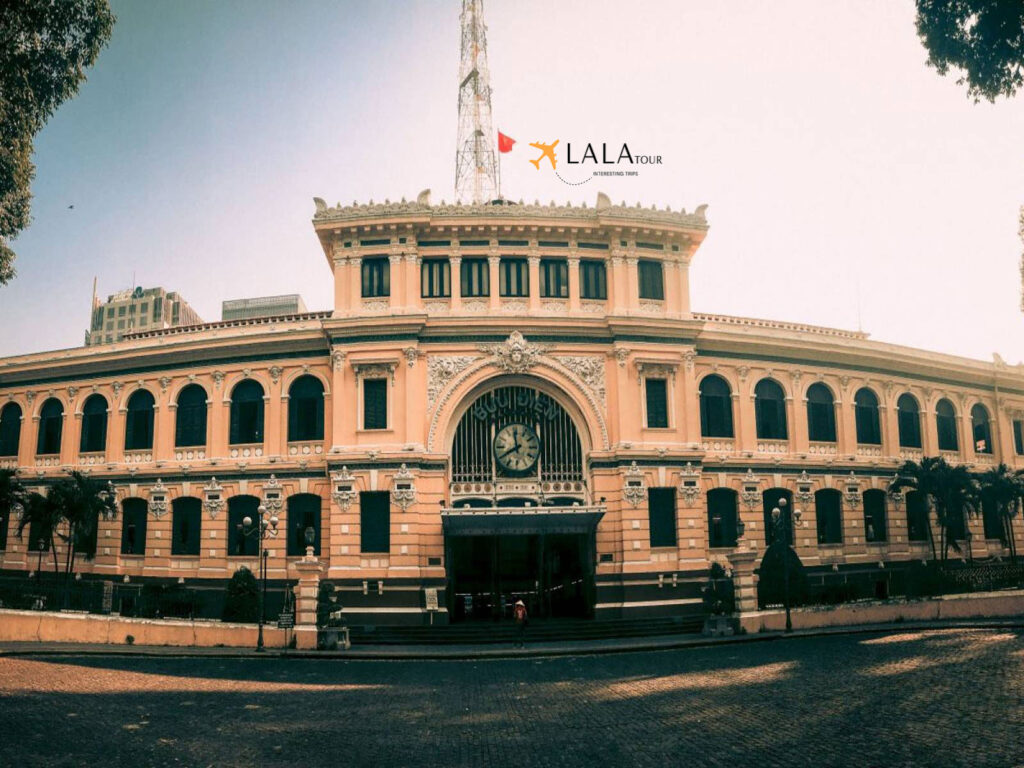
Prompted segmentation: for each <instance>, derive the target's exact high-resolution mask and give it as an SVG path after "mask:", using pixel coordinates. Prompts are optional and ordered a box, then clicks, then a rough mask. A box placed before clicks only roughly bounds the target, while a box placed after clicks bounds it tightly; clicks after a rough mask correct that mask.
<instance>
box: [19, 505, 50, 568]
mask: <svg viewBox="0 0 1024 768" xmlns="http://www.w3.org/2000/svg"><path fill="white" fill-rule="evenodd" d="M22 510H23V511H22V514H21V519H20V520H19V521H18V538H19V539H21V538H23V537H24V534H25V529H26V528H28V531H29V539H30V541H29V542H28V547H27V550H28V551H29V552H32V551H35V550H36V549H37V547H38V551H39V552H43V551H44V550H46V549H49V550H50V553H51V554H52V555H53V572H54V574H56V573H57V572H58V568H59V564H58V561H57V548H56V547H55V546H54V545H53V544H54V542H53V539H54V535H55V533H56V531H57V526H59V525H60V513H59V512H58V511H57V508H56V507H55V506H54V504H53V502H52V501H51V500H50V499H49V498H48V497H47V496H43V495H42V494H41V493H36V492H35V491H33V492H32V493H27V494H25V495H24V497H23V502H22ZM41 557H42V555H40V558H41ZM39 575H40V577H41V576H42V574H39Z"/></svg>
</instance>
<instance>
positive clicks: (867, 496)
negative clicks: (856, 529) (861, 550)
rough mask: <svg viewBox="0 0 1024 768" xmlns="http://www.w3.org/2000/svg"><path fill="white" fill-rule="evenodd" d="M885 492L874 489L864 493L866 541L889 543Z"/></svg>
mask: <svg viewBox="0 0 1024 768" xmlns="http://www.w3.org/2000/svg"><path fill="white" fill-rule="evenodd" d="M885 498H886V496H885V491H883V490H880V489H878V488H872V489H871V490H869V491H864V540H865V541H887V540H888V537H889V534H888V530H887V527H888V526H887V521H886V509H885Z"/></svg>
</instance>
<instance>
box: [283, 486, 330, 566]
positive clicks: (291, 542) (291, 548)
mask: <svg viewBox="0 0 1024 768" xmlns="http://www.w3.org/2000/svg"><path fill="white" fill-rule="evenodd" d="M322 506H323V499H321V498H320V497H319V496H317V495H316V494H313V493H300V494H297V495H295V496H289V497H288V554H289V555H292V556H298V555H304V554H306V547H308V546H310V544H307V543H306V542H307V539H306V532H307V530H308V531H309V533H310V537H311V539H312V542H311V544H312V547H313V554H315V555H317V556H318V557H319V555H320V508H321V507H322Z"/></svg>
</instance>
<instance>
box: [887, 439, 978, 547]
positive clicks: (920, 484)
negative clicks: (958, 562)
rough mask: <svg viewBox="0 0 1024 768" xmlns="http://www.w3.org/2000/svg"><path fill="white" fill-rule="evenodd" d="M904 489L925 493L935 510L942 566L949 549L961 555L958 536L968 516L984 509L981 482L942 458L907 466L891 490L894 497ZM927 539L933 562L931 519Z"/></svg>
mask: <svg viewBox="0 0 1024 768" xmlns="http://www.w3.org/2000/svg"><path fill="white" fill-rule="evenodd" d="M904 488H913V489H914V490H916V491H918V492H920V493H923V494H924V495H925V498H926V499H928V500H929V501H930V503H931V506H932V507H933V508H934V509H935V517H936V519H937V520H938V522H939V549H940V550H941V552H942V562H943V563H945V562H946V560H947V558H948V556H949V548H950V547H952V548H953V549H954V550H955V551H956V552H960V544H959V543H958V542H957V541H956V536H955V534H956V533H957V532H959V531H961V530H965V529H966V518H967V516H968V515H975V514H977V512H978V510H979V509H980V507H981V504H980V495H979V494H980V487H979V485H978V482H977V481H976V480H975V479H974V478H973V477H972V476H971V473H970V472H968V471H967V468H966V467H964V466H956V467H954V466H952V465H950V464H949V463H947V462H946V460H945V459H943V458H942V457H941V456H940V457H933V456H925V457H924V458H923V459H921V462H920V463H917V462H914V461H908V462H905V463H904V464H903V466H902V467H900V469H899V471H898V472H897V476H896V479H895V480H894V481H893V482H892V484H891V485H890V486H889V490H890V491H892V492H894V493H895V492H899V491H902V490H903V489H904ZM928 538H929V540H930V541H931V544H932V558H933V559H934V558H935V557H936V547H935V538H934V536H933V534H932V528H931V520H930V518H929V520H928ZM969 549H970V547H968V550H969Z"/></svg>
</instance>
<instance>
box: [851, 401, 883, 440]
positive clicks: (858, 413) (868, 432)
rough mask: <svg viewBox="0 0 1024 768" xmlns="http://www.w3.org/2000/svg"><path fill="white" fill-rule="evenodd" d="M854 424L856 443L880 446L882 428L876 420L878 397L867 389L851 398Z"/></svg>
mask: <svg viewBox="0 0 1024 768" xmlns="http://www.w3.org/2000/svg"><path fill="white" fill-rule="evenodd" d="M853 413H854V422H855V423H856V425H857V442H858V443H860V444H862V445H881V444H882V427H881V424H880V423H879V419H878V397H877V396H876V395H875V393H874V392H872V391H871V390H870V389H868V388H867V387H864V388H862V389H858V390H857V394H855V395H854V396H853Z"/></svg>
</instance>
